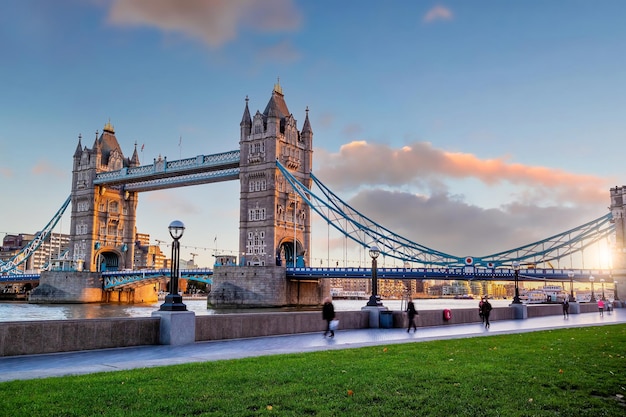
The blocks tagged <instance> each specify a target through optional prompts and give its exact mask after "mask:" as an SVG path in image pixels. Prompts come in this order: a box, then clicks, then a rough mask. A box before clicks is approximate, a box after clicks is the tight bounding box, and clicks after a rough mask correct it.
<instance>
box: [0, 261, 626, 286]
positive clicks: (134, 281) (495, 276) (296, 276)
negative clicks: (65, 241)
mask: <svg viewBox="0 0 626 417" xmlns="http://www.w3.org/2000/svg"><path fill="white" fill-rule="evenodd" d="M376 271H377V277H378V279H420V280H424V279H439V280H445V279H450V280H481V281H513V280H514V277H515V271H514V270H513V269H507V268H498V269H490V268H480V267H473V266H467V267H456V268H377V270H376ZM570 272H573V273H574V277H573V281H575V282H577V283H582V282H584V283H588V282H589V276H591V275H593V276H594V277H595V279H596V282H597V283H599V282H600V279H604V280H605V281H606V282H607V283H612V277H613V276H621V275H624V274H625V273H626V271H618V270H607V269H571V270H570V269H523V270H520V271H519V280H520V281H535V282H537V281H539V282H542V281H548V282H549V281H552V282H563V281H569V279H570V278H569V273H570ZM180 273H181V278H182V279H188V280H190V281H200V282H204V283H207V284H211V283H212V281H211V276H212V275H213V270H212V269H210V268H200V269H183V270H181V271H180ZM102 276H103V278H104V288H105V289H106V290H114V289H122V288H131V287H137V286H142V285H149V284H151V283H153V282H156V281H159V280H164V279H167V278H169V276H170V270H169V269H142V270H133V271H106V272H103V273H102ZM371 277H372V270H371V268H310V267H309V268H286V278H287V279H291V280H311V279H330V278H351V279H371ZM37 281H39V274H23V275H0V283H3V282H6V283H10V282H37Z"/></svg>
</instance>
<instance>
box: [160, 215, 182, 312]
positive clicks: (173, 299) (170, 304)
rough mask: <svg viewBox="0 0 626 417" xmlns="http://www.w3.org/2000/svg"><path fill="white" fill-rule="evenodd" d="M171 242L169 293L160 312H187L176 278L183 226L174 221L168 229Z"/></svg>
mask: <svg viewBox="0 0 626 417" xmlns="http://www.w3.org/2000/svg"><path fill="white" fill-rule="evenodd" d="M168 229H169V231H170V236H172V239H174V241H173V242H172V268H171V271H170V285H169V287H170V293H169V294H168V295H166V296H165V302H164V303H163V304H161V308H160V309H159V310H161V311H187V306H186V305H185V304H183V297H182V296H181V295H180V294H178V277H179V269H178V266H179V263H180V242H179V240H180V238H181V237H182V236H183V232H184V231H185V225H184V224H183V222H181V221H180V220H174V221H173V222H171V223H170V225H169V227H168Z"/></svg>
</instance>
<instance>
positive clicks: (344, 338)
mask: <svg viewBox="0 0 626 417" xmlns="http://www.w3.org/2000/svg"><path fill="white" fill-rule="evenodd" d="M616 323H626V309H624V308H621V309H617V310H614V311H612V312H611V314H609V313H607V312H604V316H603V317H600V315H599V313H585V314H572V315H570V316H569V318H567V319H565V318H563V317H562V316H560V315H559V316H548V317H540V318H531V319H526V320H501V321H494V322H492V323H491V328H490V329H488V330H487V329H485V328H484V327H483V326H482V325H481V324H478V323H476V324H460V325H450V326H438V327H425V328H418V330H417V332H416V333H413V332H411V333H407V332H406V329H360V330H338V331H336V332H335V337H334V338H332V339H331V338H324V337H323V336H322V334H321V333H305V334H293V335H286V336H271V337H259V338H251V339H237V340H224V341H214V342H197V343H194V344H190V345H184V346H162V345H161V346H140V347H130V348H117V349H104V350H89V351H80V352H70V353H53V354H45V355H29V356H11V357H3V358H0V381H12V380H17V379H35V378H46V377H54V376H64V375H79V374H88V373H95V372H105V371H119V370H123V369H135V368H146V367H153V366H166V365H174V364H181V363H188V362H206V361H215V360H221V359H237V358H245V357H252V356H263V355H276V354H282V353H297V352H312V351H319V350H329V349H349V348H355V347H362V346H376V345H386V344H393V343H407V342H421V341H427V340H436V339H455V338H463V337H477V336H489V335H495V334H506V333H523V332H532V331H537V330H548V329H559V328H565V327H583V326H597V325H607V324H616Z"/></svg>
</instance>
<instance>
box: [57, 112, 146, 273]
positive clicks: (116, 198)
mask: <svg viewBox="0 0 626 417" xmlns="http://www.w3.org/2000/svg"><path fill="white" fill-rule="evenodd" d="M81 140H82V138H81V137H80V136H79V137H78V145H77V147H76V151H75V152H74V158H73V160H74V164H73V169H72V193H71V197H72V214H71V226H70V230H71V239H70V253H69V255H70V259H72V260H73V261H74V262H75V265H76V266H77V267H78V268H77V269H78V270H85V271H89V272H101V271H104V270H121V269H124V268H132V267H133V253H134V250H133V245H134V241H135V223H136V209H137V193H134V192H128V191H125V190H124V187H123V186H117V187H114V188H106V187H103V186H98V185H94V184H93V181H94V179H95V178H96V174H99V173H101V172H107V171H117V170H120V169H122V168H126V167H135V166H139V156H138V155H137V146H136V145H135V150H134V152H133V156H132V157H131V158H125V157H124V154H123V152H122V149H121V148H120V145H119V143H118V142H117V138H116V137H115V130H114V129H113V126H112V125H111V123H110V122H108V123H107V124H106V125H105V126H104V129H103V131H102V134H101V135H100V136H98V132H97V131H96V139H95V141H94V144H93V147H92V148H91V149H89V148H87V147H86V146H85V147H84V148H83V146H82V143H81ZM81 266H82V267H81Z"/></svg>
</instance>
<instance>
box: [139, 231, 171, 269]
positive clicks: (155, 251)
mask: <svg viewBox="0 0 626 417" xmlns="http://www.w3.org/2000/svg"><path fill="white" fill-rule="evenodd" d="M134 252H135V253H134V261H135V265H134V269H161V268H169V261H168V259H167V257H166V256H165V254H163V252H162V251H161V247H160V246H159V245H151V244H150V235H149V234H147V233H136V234H135V249H134Z"/></svg>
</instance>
